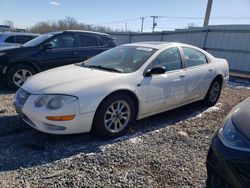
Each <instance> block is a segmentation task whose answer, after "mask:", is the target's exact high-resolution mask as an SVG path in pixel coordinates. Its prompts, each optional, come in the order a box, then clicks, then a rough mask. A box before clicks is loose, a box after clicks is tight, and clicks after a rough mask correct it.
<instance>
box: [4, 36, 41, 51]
mask: <svg viewBox="0 0 250 188" xmlns="http://www.w3.org/2000/svg"><path fill="white" fill-rule="evenodd" d="M38 36H39V34H34V33H19V32H2V33H0V48H1V47H6V46H17V45H21V44H24V43H26V42H28V41H30V40H32V39H34V38H36V37H38Z"/></svg>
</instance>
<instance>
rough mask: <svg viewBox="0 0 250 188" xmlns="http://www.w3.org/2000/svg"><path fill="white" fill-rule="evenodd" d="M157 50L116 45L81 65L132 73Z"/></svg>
mask: <svg viewBox="0 0 250 188" xmlns="http://www.w3.org/2000/svg"><path fill="white" fill-rule="evenodd" d="M155 51H156V50H155V49H153V48H146V47H136V46H121V47H116V48H113V49H111V50H108V51H105V52H103V53H101V54H99V55H97V56H95V57H93V58H91V59H89V60H87V61H86V62H85V63H84V64H82V65H81V66H84V67H91V68H98V69H105V70H110V71H111V70H112V69H113V70H115V71H116V72H123V73H131V72H134V71H136V70H138V69H139V68H140V67H141V66H142V65H143V64H144V63H145V62H146V61H147V60H148V59H149V58H150V57H151V56H152V55H153V54H154V53H155Z"/></svg>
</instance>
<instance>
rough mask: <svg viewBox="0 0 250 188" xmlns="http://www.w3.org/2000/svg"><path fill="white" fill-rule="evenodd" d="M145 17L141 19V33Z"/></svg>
mask: <svg viewBox="0 0 250 188" xmlns="http://www.w3.org/2000/svg"><path fill="white" fill-rule="evenodd" d="M143 23H144V17H141V33H142V32H143Z"/></svg>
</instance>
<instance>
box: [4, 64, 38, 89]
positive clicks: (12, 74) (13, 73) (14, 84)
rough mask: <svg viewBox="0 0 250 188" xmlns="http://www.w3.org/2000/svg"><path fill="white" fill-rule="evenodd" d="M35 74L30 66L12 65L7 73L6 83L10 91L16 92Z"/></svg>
mask: <svg viewBox="0 0 250 188" xmlns="http://www.w3.org/2000/svg"><path fill="white" fill-rule="evenodd" d="M36 72H37V71H36V70H35V69H34V68H33V67H31V66H30V65H26V64H19V65H14V66H13V67H11V68H10V69H9V71H8V72H7V76H6V83H7V85H8V86H9V87H10V88H11V89H13V90H17V89H18V88H19V87H20V86H22V84H23V83H24V82H25V81H26V80H27V79H28V78H29V77H30V76H33V75H34V74H36ZM19 77H20V78H19Z"/></svg>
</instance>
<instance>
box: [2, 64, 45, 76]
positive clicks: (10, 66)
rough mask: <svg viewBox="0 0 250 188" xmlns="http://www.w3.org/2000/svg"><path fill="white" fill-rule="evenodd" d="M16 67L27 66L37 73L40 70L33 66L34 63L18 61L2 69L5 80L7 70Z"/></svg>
mask: <svg viewBox="0 0 250 188" xmlns="http://www.w3.org/2000/svg"><path fill="white" fill-rule="evenodd" d="M17 65H29V66H31V67H32V68H34V69H35V70H36V71H37V72H40V71H41V69H40V68H39V67H38V66H37V65H35V64H34V63H31V62H27V61H20V62H15V63H12V64H11V65H9V66H6V67H5V68H4V74H5V78H6V75H7V74H8V72H9V70H10V69H11V68H12V67H14V66H17Z"/></svg>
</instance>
